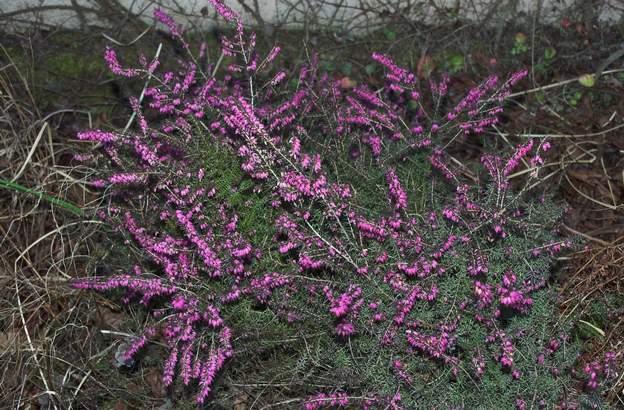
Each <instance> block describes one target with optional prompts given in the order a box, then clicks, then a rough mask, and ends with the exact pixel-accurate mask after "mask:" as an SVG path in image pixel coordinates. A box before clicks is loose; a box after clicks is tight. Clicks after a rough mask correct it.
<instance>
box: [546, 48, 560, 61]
mask: <svg viewBox="0 0 624 410" xmlns="http://www.w3.org/2000/svg"><path fill="white" fill-rule="evenodd" d="M556 55H557V50H555V49H554V48H553V47H547V48H546V50H544V58H545V59H546V60H552V59H553V58H555V56H556Z"/></svg>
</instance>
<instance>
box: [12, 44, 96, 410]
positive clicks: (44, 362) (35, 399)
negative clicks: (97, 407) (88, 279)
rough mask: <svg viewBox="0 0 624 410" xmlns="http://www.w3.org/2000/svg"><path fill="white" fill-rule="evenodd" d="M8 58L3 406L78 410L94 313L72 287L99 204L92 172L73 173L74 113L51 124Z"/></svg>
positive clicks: (88, 244) (53, 118) (52, 117)
mask: <svg viewBox="0 0 624 410" xmlns="http://www.w3.org/2000/svg"><path fill="white" fill-rule="evenodd" d="M2 51H3V53H4V54H3V55H1V56H0V61H2V62H3V64H2V69H1V71H0V101H1V108H2V111H1V112H0V184H1V185H2V186H1V188H0V273H1V274H0V386H2V388H1V389H0V394H1V396H0V402H1V403H3V405H7V406H8V407H12V408H22V407H23V408H27V407H29V405H35V407H36V406H39V407H41V408H48V407H50V408H60V407H62V408H65V407H72V404H73V407H76V399H77V398H78V397H80V396H79V394H80V391H81V389H82V388H83V387H84V386H85V384H86V383H87V382H88V380H89V378H90V377H91V373H92V372H90V371H89V370H88V368H87V367H86V366H85V363H86V362H85V361H84V360H83V359H84V354H83V353H84V349H85V347H86V346H87V345H88V344H89V339H90V337H91V335H90V330H89V327H88V326H87V325H86V324H87V321H88V320H89V317H90V316H92V315H91V314H90V312H91V311H92V306H91V305H90V303H91V302H90V300H88V299H84V300H76V299H73V298H72V296H71V292H70V291H69V290H68V288H67V283H68V280H70V279H71V278H73V277H76V276H83V275H84V272H85V266H86V265H87V263H88V261H89V254H90V248H91V241H92V238H93V235H94V233H95V229H94V228H95V225H96V223H95V222H96V221H89V220H84V219H82V218H81V216H82V215H81V214H82V211H83V210H85V209H88V208H89V207H91V206H92V205H93V204H94V201H97V200H98V196H97V195H95V194H94V193H93V192H90V191H89V190H88V189H87V187H86V186H85V183H84V182H85V179H86V177H87V176H88V175H86V174H87V173H88V172H89V171H88V170H87V169H86V168H85V169H81V168H79V167H72V166H70V165H68V164H70V163H71V162H70V158H71V151H72V149H75V146H73V144H72V143H70V142H69V141H67V140H66V139H64V138H63V137H61V136H60V135H59V134H58V133H57V129H58V126H59V124H60V123H61V122H62V121H64V120H67V119H68V118H69V117H68V116H73V115H75V113H72V112H69V110H64V111H62V112H53V113H50V114H47V115H45V116H44V115H43V114H42V113H41V112H40V111H39V105H38V102H37V100H36V99H35V96H34V92H33V90H32V89H31V88H30V87H31V84H32V81H31V79H30V78H29V77H28V73H23V72H21V71H20V70H19V69H18V68H17V66H16V65H15V64H14V61H13V57H12V56H10V55H9V54H8V53H7V52H6V50H4V48H3V50H2ZM78 176H81V177H78Z"/></svg>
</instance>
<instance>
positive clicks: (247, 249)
mask: <svg viewBox="0 0 624 410" xmlns="http://www.w3.org/2000/svg"><path fill="white" fill-rule="evenodd" d="M213 5H214V6H215V8H216V9H217V11H218V12H219V13H220V15H221V16H222V17H223V18H224V19H225V20H227V21H228V22H230V23H231V24H232V27H233V33H232V34H231V35H230V36H224V37H223V38H222V49H221V53H222V56H221V58H220V59H219V60H218V61H217V62H214V63H212V64H209V65H208V67H207V69H204V70H201V69H200V64H199V63H198V61H200V60H202V59H203V58H204V52H205V49H204V48H203V47H200V50H199V53H198V55H197V56H195V55H194V54H193V53H191V52H190V50H191V47H190V46H189V45H188V44H187V43H186V42H185V41H184V39H183V37H182V35H181V33H180V31H179V29H178V28H177V27H176V26H175V24H174V23H173V22H172V20H170V19H169V17H167V16H166V15H165V14H163V13H162V12H161V11H157V12H156V17H157V18H158V19H159V20H160V21H161V22H162V23H164V24H165V25H167V26H168V27H169V29H170V31H171V34H172V35H173V36H174V37H175V38H176V39H177V40H178V41H180V42H181V44H182V45H183V46H184V48H185V49H187V50H188V51H189V55H188V60H187V61H179V62H178V63H179V64H178V67H177V68H176V69H175V70H171V71H168V70H162V69H160V68H159V64H160V62H159V61H158V60H155V61H148V60H147V59H146V58H142V59H141V61H140V62H139V63H140V67H139V68H124V65H122V64H121V63H120V62H119V60H118V58H117V55H116V54H115V52H114V51H113V50H112V49H107V51H106V60H107V62H108V65H109V67H110V68H111V70H112V71H113V72H114V73H115V74H117V75H120V76H124V77H130V78H133V77H136V78H147V79H148V84H149V85H148V86H146V88H145V90H144V93H142V96H141V98H132V99H131V101H130V104H131V106H132V107H133V110H134V115H135V119H136V126H135V127H132V128H129V129H127V130H111V131H103V130H89V131H84V132H81V133H79V134H78V138H79V139H82V140H90V141H97V142H98V143H99V146H100V148H101V150H102V152H103V154H104V155H103V158H105V159H106V162H105V164H106V165H105V166H104V163H103V164H102V165H103V167H102V171H101V178H100V179H98V180H96V181H93V182H92V184H93V185H95V186H98V187H101V188H104V189H106V191H107V192H108V193H109V197H110V202H109V205H108V206H107V207H105V208H103V209H101V210H99V211H98V215H99V216H100V217H101V218H102V219H103V220H105V221H106V222H107V223H108V225H109V226H110V227H111V229H112V230H113V231H114V232H115V235H113V237H117V238H119V239H118V240H117V244H118V247H117V252H118V253H121V254H125V255H124V263H127V266H125V267H124V268H123V269H119V270H112V271H110V272H105V273H104V274H103V275H97V276H92V277H89V278H85V279H82V280H79V281H77V282H75V283H74V286H75V287H77V288H81V289H93V290H98V291H108V292H117V293H118V294H119V297H120V298H121V300H122V301H123V302H124V303H128V304H138V305H139V306H142V308H143V310H144V311H145V312H146V314H148V318H147V319H146V320H145V323H147V325H146V327H145V328H144V329H137V332H138V334H137V337H136V339H134V340H132V341H131V343H129V345H128V346H127V348H126V350H125V351H123V352H122V354H121V356H120V357H118V360H121V362H122V363H124V364H126V365H128V366H130V365H132V364H133V363H134V362H135V360H138V359H139V358H140V352H141V351H142V349H143V348H144V347H145V346H146V344H147V343H150V341H156V340H158V341H160V342H161V343H163V344H165V345H166V346H167V351H168V357H166V358H165V360H164V363H163V376H162V377H163V381H164V383H165V385H167V386H169V387H170V391H171V392H172V393H173V394H175V393H180V392H182V391H183V387H182V386H191V388H192V389H193V391H195V400H196V401H197V402H198V403H206V402H207V401H208V400H210V398H211V397H212V396H210V395H211V393H213V390H214V389H215V388H216V387H217V385H218V378H219V377H220V375H221V374H222V373H223V372H227V371H235V369H225V367H226V366H227V364H228V363H229V362H231V361H232V360H235V358H236V356H237V355H244V354H245V353H249V352H252V353H253V352H256V353H259V352H266V351H270V350H271V349H289V355H290V357H291V358H292V362H290V363H289V364H288V367H289V369H288V371H289V372H291V374H292V375H293V377H299V378H301V379H303V380H305V383H306V386H305V387H303V390H304V391H305V393H306V394H307V395H308V397H307V398H305V399H302V400H300V401H299V404H300V405H302V406H304V407H305V408H306V409H315V408H319V407H323V406H349V405H350V406H353V407H372V408H388V407H390V408H466V409H470V408H488V409H489V408H496V407H500V408H516V407H517V408H519V409H524V408H529V407H530V408H533V407H543V408H550V407H553V406H554V405H561V406H564V407H570V408H573V407H575V406H579V405H580V404H579V403H590V405H591V403H599V401H598V398H597V397H598V396H596V395H595V392H596V391H599V387H600V383H602V380H603V379H608V378H610V377H611V376H612V375H613V374H614V370H613V364H612V361H613V360H612V357H610V356H609V357H607V358H605V361H604V362H603V363H595V364H592V365H591V366H589V367H585V368H577V365H576V359H577V357H578V352H579V348H578V344H577V343H576V342H575V340H574V337H573V333H572V332H571V323H572V322H571V319H570V318H566V319H565V320H564V319H563V318H561V317H558V316H557V314H556V307H555V306H556V304H555V298H556V295H555V294H554V292H553V291H552V290H551V289H549V286H548V279H549V277H550V272H551V265H552V263H553V260H554V256H555V255H557V254H559V253H560V252H561V251H563V250H565V249H568V248H571V247H572V246H574V245H573V243H571V242H570V241H569V240H565V239H563V238H561V237H560V236H559V235H558V231H557V221H558V218H559V216H560V214H561V209H560V208H558V207H557V206H555V205H554V204H553V203H552V202H550V200H549V199H548V198H546V197H545V196H544V195H543V194H538V193H537V192H536V190H535V187H538V186H539V185H540V182H541V178H542V169H541V168H540V165H541V164H542V159H541V157H540V154H541V153H542V152H543V151H546V150H547V149H548V148H549V146H550V143H549V142H548V141H540V140H526V141H525V142H524V143H522V144H520V145H518V146H517V147H516V148H515V150H511V151H510V152H496V153H494V152H492V153H489V154H484V155H482V156H481V158H480V161H479V162H478V163H475V164H462V163H461V162H460V161H459V160H457V159H456V158H453V157H452V156H451V155H450V154H449V153H448V152H449V151H448V148H449V147H450V146H452V145H453V144H458V143H460V142H461V141H462V139H465V138H473V139H477V140H479V141H480V142H481V143H483V144H484V146H485V147H488V146H491V144H490V143H489V142H488V139H490V138H493V137H491V136H487V135H486V134H485V133H484V131H485V130H486V129H487V128H488V127H491V126H492V125H496V124H499V122H500V114H501V112H502V110H503V102H504V100H505V97H506V96H507V95H508V94H509V93H510V89H511V87H512V86H514V85H515V84H516V83H518V82H519V81H520V80H521V79H522V78H523V77H524V76H525V75H526V72H519V73H515V74H513V75H511V76H510V77H509V78H508V79H507V80H501V79H500V78H498V77H497V76H492V77H490V78H488V79H486V81H484V82H483V83H482V84H480V85H478V86H476V87H475V88H473V89H472V90H471V91H470V92H469V93H468V95H466V96H465V97H463V98H461V99H457V98H451V96H449V93H448V87H449V79H448V78H446V77H445V78H442V79H441V80H440V81H432V82H431V83H430V84H429V86H428V87H427V89H426V90H422V89H417V83H418V80H417V78H416V76H415V75H414V74H413V73H411V72H410V71H408V70H407V69H404V68H401V67H399V66H398V65H396V64H395V63H394V62H393V61H392V59H391V58H389V57H388V56H385V55H382V54H377V53H375V54H373V55H372V59H373V60H374V61H376V63H377V64H379V65H380V66H381V67H382V68H383V70H384V73H385V74H384V78H383V81H384V85H383V86H382V87H377V88H372V87H371V86H368V85H366V84H361V85H353V84H345V82H341V81H339V80H336V79H334V78H332V77H330V76H329V75H328V74H327V73H323V72H322V70H320V68H319V65H318V57H317V56H316V55H311V56H310V61H309V62H308V64H306V65H305V66H303V67H300V68H299V69H298V70H297V71H290V72H285V71H280V70H279V69H278V68H279V63H278V64H275V61H276V59H279V58H280V57H279V51H280V49H279V47H275V48H274V49H273V50H272V51H271V52H270V53H269V54H268V55H267V56H261V55H259V53H258V52H257V51H256V47H255V36H254V34H253V33H251V34H249V33H247V32H246V31H245V30H244V29H243V27H242V25H241V23H240V22H239V19H238V16H237V15H236V14H235V13H233V12H232V11H231V10H230V9H228V8H227V7H226V6H225V5H223V4H221V3H219V2H217V1H215V2H213ZM521 163H523V165H522V167H521V166H520V164H521ZM527 168H528V169H529V170H530V172H525V171H522V169H527ZM514 173H520V174H525V176H526V178H524V180H525V183H523V184H521V185H519V186H514V187H512V186H511V185H510V177H511V176H512V175H513V174H514ZM112 240H113V241H115V239H112ZM285 339H290V340H291V341H294V342H293V343H291V344H290V345H289V346H285V342H284V340H285ZM309 342H312V345H310V343H309ZM282 370H283V369H282ZM267 371H269V372H270V371H271V370H270V369H269V370H267ZM317 385H322V386H325V387H324V388H323V389H319V388H317V387H315V386H317ZM328 385H329V386H330V387H329V388H328V387H327V386H328ZM580 390H585V392H586V395H584V396H583V397H579V394H578V393H575V391H576V392H578V391H580ZM289 403H291V404H292V403H296V401H290V402H289ZM596 405H597V404H596Z"/></svg>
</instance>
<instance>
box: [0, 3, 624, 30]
mask: <svg viewBox="0 0 624 410" xmlns="http://www.w3.org/2000/svg"><path fill="white" fill-rule="evenodd" d="M239 1H245V2H246V3H247V4H249V5H250V6H252V7H253V5H254V0H225V3H226V4H228V5H230V6H231V7H232V8H234V9H235V10H237V11H242V7H241V6H240V5H239ZM496 1H500V6H499V7H498V9H497V13H498V14H497V15H503V16H508V17H512V16H514V15H517V14H516V13H522V12H525V13H527V14H532V13H533V12H534V11H535V10H536V5H537V3H538V1H540V0H463V1H461V0H434V1H428V0H427V1H416V0H412V1H411V2H410V3H411V4H416V6H415V7H412V9H411V10H410V11H409V12H406V11H405V10H402V11H401V14H404V15H405V14H410V15H412V17H416V18H418V20H419V21H428V22H434V21H435V18H436V8H437V9H438V11H439V10H440V9H443V8H444V7H453V6H455V5H457V4H459V5H460V9H459V14H460V15H461V16H462V17H464V18H467V19H470V20H473V21H480V20H481V19H482V18H483V16H484V15H485V12H486V11H487V10H488V9H489V7H491V5H492V4H494V3H495V2H496ZM541 1H542V3H543V7H542V11H541V15H540V21H541V22H542V23H543V22H551V23H557V22H558V21H560V18H561V16H562V15H564V14H565V13H564V10H566V8H567V7H569V6H570V5H571V4H574V3H576V4H579V1H584V2H586V5H587V6H586V7H587V9H586V12H591V13H596V15H598V16H599V19H600V20H601V21H603V22H618V21H621V20H622V11H621V10H624V0H605V1H602V2H598V3H600V4H602V5H601V6H600V8H599V9H598V10H596V7H597V6H596V5H595V4H596V2H594V1H592V0H541ZM328 2H331V3H334V4H336V3H342V4H343V7H341V8H340V9H338V10H337V9H336V8H335V7H332V6H327V5H326V4H325V5H323V2H321V1H319V0H257V4H258V6H259V10H260V15H261V16H262V18H263V19H264V20H265V21H266V22H268V23H272V24H279V25H301V22H303V21H306V20H307V21H310V18H309V17H310V16H315V17H316V18H317V21H318V23H319V24H327V23H330V22H333V23H334V25H335V26H336V27H341V28H344V27H347V28H348V29H353V30H355V31H362V30H366V29H367V28H370V27H371V26H372V25H374V24H375V23H379V22H380V18H379V16H378V13H379V12H380V11H381V10H383V9H387V8H388V7H387V6H385V5H386V4H400V5H401V7H404V6H405V5H407V3H408V0H331V1H328ZM72 3H73V4H77V5H79V6H81V7H84V10H82V12H80V13H77V12H76V11H74V10H71V9H70V8H71V6H72ZM106 3H108V4H115V3H117V4H119V5H120V6H122V7H124V8H125V9H126V10H129V11H131V12H133V13H136V14H141V15H142V16H143V19H144V20H145V21H152V10H153V8H154V5H153V4H154V3H155V2H154V1H153V0H0V15H5V16H6V13H16V12H17V14H11V15H10V20H11V21H12V23H11V24H16V23H15V22H16V21H17V22H20V21H21V22H22V23H25V24H27V23H29V22H43V23H46V24H51V25H54V26H63V27H66V28H75V27H80V25H81V22H83V23H84V22H86V23H88V24H91V23H100V24H98V25H105V23H103V21H102V19H101V18H99V17H98V13H97V12H98V11H101V10H102V8H104V9H105V8H106V6H104V4H106ZM156 3H160V4H161V5H162V6H163V8H165V9H166V10H168V11H169V12H170V13H171V14H172V15H173V16H174V17H175V18H176V20H177V21H178V22H180V23H181V24H183V25H184V26H195V27H202V28H206V27H208V26H210V25H211V24H214V19H212V18H211V17H210V16H213V11H212V8H210V6H209V5H208V1H207V0H159V1H157V2H156ZM295 4H296V6H294V8H293V5H295ZM418 4H420V6H419V5H418ZM475 4H476V6H475ZM514 4H515V11H513V10H511V5H514ZM207 5H208V10H209V11H210V14H209V16H208V17H206V16H202V8H204V7H206V6H207ZM39 6H43V9H42V10H35V8H37V7H39ZM354 6H355V7H356V8H353V7H354ZM362 7H363V8H366V9H368V10H369V11H368V12H366V13H363V12H362V11H361V8H362ZM589 7H591V9H589ZM30 8H32V9H33V10H28V9H30ZM358 8H359V9H358ZM618 8H619V10H618ZM90 10H93V11H95V12H91V11H90ZM20 11H21V12H20ZM122 11H123V10H122ZM289 11H290V12H289ZM288 12H289V13H288ZM287 14H288V15H287ZM243 15H244V16H245V17H246V21H247V22H249V23H252V22H253V19H251V18H250V16H249V14H248V13H243ZM345 21H348V23H349V24H347V25H345Z"/></svg>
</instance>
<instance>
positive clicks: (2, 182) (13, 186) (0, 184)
mask: <svg viewBox="0 0 624 410" xmlns="http://www.w3.org/2000/svg"><path fill="white" fill-rule="evenodd" d="M0 188H4V189H9V190H13V191H17V192H23V193H26V194H31V195H34V196H36V197H37V198H39V199H42V200H44V201H47V202H50V203H51V204H54V205H57V206H59V207H60V208H62V209H65V210H66V211H69V212H71V213H73V214H74V215H77V216H82V214H83V213H82V209H81V208H80V207H79V206H77V205H75V204H72V203H71V202H67V201H64V200H62V199H60V198H57V197H55V196H52V195H48V194H46V193H45V192H40V191H35V190H33V189H30V188H27V187H25V186H23V185H20V184H17V183H15V182H11V181H7V180H6V179H2V178H0Z"/></svg>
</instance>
